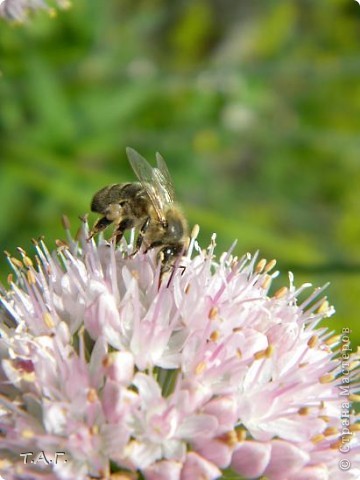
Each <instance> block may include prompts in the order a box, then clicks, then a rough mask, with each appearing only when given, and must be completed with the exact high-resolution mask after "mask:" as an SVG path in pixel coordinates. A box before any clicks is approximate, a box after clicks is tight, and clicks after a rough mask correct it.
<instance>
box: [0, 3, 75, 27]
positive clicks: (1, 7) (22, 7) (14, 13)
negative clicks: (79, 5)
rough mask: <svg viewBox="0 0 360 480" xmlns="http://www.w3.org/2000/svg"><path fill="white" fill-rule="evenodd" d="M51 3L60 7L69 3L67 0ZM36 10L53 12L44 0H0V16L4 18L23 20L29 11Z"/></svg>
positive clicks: (65, 6)
mask: <svg viewBox="0 0 360 480" xmlns="http://www.w3.org/2000/svg"><path fill="white" fill-rule="evenodd" d="M53 3H55V4H56V5H57V6H59V7H60V8H69V7H70V5H71V3H70V1H69V0H55V2H53ZM36 10H45V11H47V12H49V13H50V14H53V13H54V8H52V7H50V6H49V2H48V1H46V0H0V17H3V18H5V19H6V20H10V21H11V20H12V21H17V22H23V21H24V20H26V18H27V16H28V14H29V12H31V11H36Z"/></svg>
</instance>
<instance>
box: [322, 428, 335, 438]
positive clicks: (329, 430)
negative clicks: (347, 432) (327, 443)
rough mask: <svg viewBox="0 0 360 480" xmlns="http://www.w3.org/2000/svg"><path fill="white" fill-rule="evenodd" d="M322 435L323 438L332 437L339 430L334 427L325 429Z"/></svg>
mask: <svg viewBox="0 0 360 480" xmlns="http://www.w3.org/2000/svg"><path fill="white" fill-rule="evenodd" d="M323 433H324V435H325V437H332V436H333V435H337V434H338V433H339V430H338V429H337V428H336V427H327V428H326V429H325V430H324V432H323Z"/></svg>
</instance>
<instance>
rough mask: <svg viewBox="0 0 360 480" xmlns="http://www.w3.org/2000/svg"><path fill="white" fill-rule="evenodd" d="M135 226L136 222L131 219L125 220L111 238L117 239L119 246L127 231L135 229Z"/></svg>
mask: <svg viewBox="0 0 360 480" xmlns="http://www.w3.org/2000/svg"><path fill="white" fill-rule="evenodd" d="M133 226H134V220H132V219H131V218H124V219H123V220H121V222H120V223H119V225H118V226H117V227H116V229H115V230H114V233H113V234H112V236H111V238H115V243H116V244H118V243H119V242H120V240H121V239H122V237H123V236H124V232H125V230H129V229H130V228H133Z"/></svg>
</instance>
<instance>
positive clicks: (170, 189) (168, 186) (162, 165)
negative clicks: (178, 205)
mask: <svg viewBox="0 0 360 480" xmlns="http://www.w3.org/2000/svg"><path fill="white" fill-rule="evenodd" d="M156 162H157V170H158V171H160V173H161V175H162V177H163V186H164V188H165V190H166V193H167V195H168V197H169V199H170V200H169V203H172V202H174V201H175V190H174V186H173V183H172V180H171V175H170V172H169V170H168V168H167V165H166V162H165V160H164V157H163V156H162V155H160V153H159V152H156Z"/></svg>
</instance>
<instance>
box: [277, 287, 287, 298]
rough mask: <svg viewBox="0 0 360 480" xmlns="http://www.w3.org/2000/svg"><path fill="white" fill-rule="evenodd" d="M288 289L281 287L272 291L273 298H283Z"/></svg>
mask: <svg viewBox="0 0 360 480" xmlns="http://www.w3.org/2000/svg"><path fill="white" fill-rule="evenodd" d="M288 291H289V289H288V287H281V288H279V290H276V292H275V293H274V298H283V297H285V295H286V294H287V292H288Z"/></svg>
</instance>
